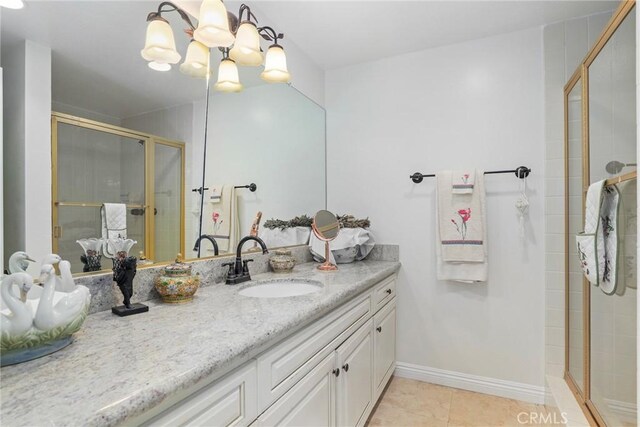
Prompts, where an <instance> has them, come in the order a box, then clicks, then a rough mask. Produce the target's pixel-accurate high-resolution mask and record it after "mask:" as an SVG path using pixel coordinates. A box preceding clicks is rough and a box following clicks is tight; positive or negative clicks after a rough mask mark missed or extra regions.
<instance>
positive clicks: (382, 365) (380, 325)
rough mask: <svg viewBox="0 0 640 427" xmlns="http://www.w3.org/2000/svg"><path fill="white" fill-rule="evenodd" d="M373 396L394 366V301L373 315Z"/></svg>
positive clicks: (378, 392)
mask: <svg viewBox="0 0 640 427" xmlns="http://www.w3.org/2000/svg"><path fill="white" fill-rule="evenodd" d="M373 323H374V325H373V327H374V335H373V344H374V356H373V360H374V375H373V377H374V381H375V382H374V385H375V391H374V397H375V399H377V398H378V397H379V396H380V393H382V390H383V389H384V387H385V385H386V384H387V381H389V378H390V377H391V374H392V373H393V370H394V368H395V366H396V363H395V362H396V301H395V298H394V299H393V300H392V301H390V302H389V303H388V304H387V305H386V306H385V307H384V308H383V309H382V310H380V311H379V312H378V313H376V315H375V316H374V317H373Z"/></svg>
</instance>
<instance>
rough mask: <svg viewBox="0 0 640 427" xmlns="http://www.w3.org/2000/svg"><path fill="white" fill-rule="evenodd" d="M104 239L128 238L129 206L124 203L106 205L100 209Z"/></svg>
mask: <svg viewBox="0 0 640 427" xmlns="http://www.w3.org/2000/svg"><path fill="white" fill-rule="evenodd" d="M100 217H101V219H102V238H103V239H116V238H119V237H120V238H123V239H126V238H127V206H126V205H125V204H124V203H104V204H103V205H102V207H101V208H100Z"/></svg>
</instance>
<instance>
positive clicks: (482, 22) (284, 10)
mask: <svg viewBox="0 0 640 427" xmlns="http://www.w3.org/2000/svg"><path fill="white" fill-rule="evenodd" d="M618 3H619V2H618V1H617V0H613V1H558V0H555V1H376V0H373V1H335V0H333V1H332V0H325V1H305V0H300V1H278V0H276V1H258V7H259V8H260V10H261V11H262V12H264V14H265V15H266V16H267V17H268V20H269V22H272V23H273V24H274V25H276V26H277V28H278V29H279V30H278V31H282V32H284V33H285V34H286V38H290V39H291V40H293V41H294V42H295V43H296V44H297V45H298V46H300V47H301V48H303V49H304V51H305V52H306V53H307V54H308V55H309V57H310V58H311V59H312V60H313V61H314V62H316V63H317V64H318V65H320V66H321V67H322V68H324V69H325V70H328V69H332V68H339V67H344V66H347V65H352V64H358V63H362V62H366V61H373V60H376V59H378V58H384V57H389V56H394V55H399V54H402V53H408V52H415V51H419V50H423V49H428V48H433V47H437V46H444V45H448V44H453V43H459V42H463V41H465V40H472V39H479V38H483V37H489V36H493V35H497V34H504V33H509V32H513V31H518V30H523V29H527V28H533V27H537V26H541V25H546V24H550V23H553V22H557V21H562V20H566V19H570V18H576V17H580V16H585V15H590V14H592V13H597V12H602V11H610V10H612V9H615V8H616V7H617V5H618ZM286 38H285V40H284V42H283V44H284V45H285V48H286Z"/></svg>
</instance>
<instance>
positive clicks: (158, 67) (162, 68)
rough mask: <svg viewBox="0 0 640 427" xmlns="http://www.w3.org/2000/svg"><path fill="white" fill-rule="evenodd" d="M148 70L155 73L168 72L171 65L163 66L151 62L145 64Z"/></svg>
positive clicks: (159, 63)
mask: <svg viewBox="0 0 640 427" xmlns="http://www.w3.org/2000/svg"><path fill="white" fill-rule="evenodd" d="M147 65H148V66H149V68H151V69H152V70H156V71H169V70H170V69H171V64H165V63H161V62H155V61H151V62H149V63H148V64H147Z"/></svg>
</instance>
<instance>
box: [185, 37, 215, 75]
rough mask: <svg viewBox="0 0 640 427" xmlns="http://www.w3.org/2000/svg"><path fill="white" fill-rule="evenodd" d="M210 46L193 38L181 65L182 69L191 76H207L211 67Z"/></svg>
mask: <svg viewBox="0 0 640 427" xmlns="http://www.w3.org/2000/svg"><path fill="white" fill-rule="evenodd" d="M208 66H209V48H208V47H206V46H205V45H203V44H202V43H200V42H199V41H196V40H192V41H191V43H189V47H188V48H187V56H186V57H185V58H184V62H183V63H182V64H181V65H180V71H181V72H182V73H184V74H186V75H188V76H191V77H203V78H204V77H206V76H207V69H208V68H209V67H208Z"/></svg>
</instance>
